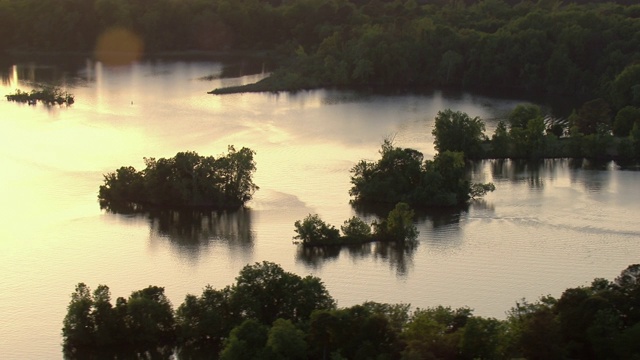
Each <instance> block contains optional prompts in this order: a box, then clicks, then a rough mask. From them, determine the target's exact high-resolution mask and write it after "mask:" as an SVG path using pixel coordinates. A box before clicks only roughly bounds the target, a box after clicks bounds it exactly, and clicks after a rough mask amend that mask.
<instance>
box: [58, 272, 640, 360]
mask: <svg viewBox="0 0 640 360" xmlns="http://www.w3.org/2000/svg"><path fill="white" fill-rule="evenodd" d="M62 336H63V349H64V354H65V357H66V358H68V359H114V358H118V359H140V358H144V359H168V358H174V356H178V357H179V358H180V359H205V358H206V359H223V360H246V359H263V360H284V359H309V360H316V359H317V360H321V359H322V360H324V359H356V360H358V359H401V360H413V359H445V360H449V359H451V360H453V359H462V360H466V359H469V360H471V359H522V358H525V359H612V360H618V359H620V360H623V359H624V360H626V359H637V358H639V357H640V343H639V342H638V338H639V337H640V265H638V264H635V265H630V266H629V267H627V268H626V269H625V270H623V271H622V272H621V274H620V275H619V276H618V277H617V278H615V279H614V280H613V281H609V280H606V279H601V278H600V279H594V280H593V282H592V283H591V284H590V285H588V286H579V287H575V288H569V289H566V290H565V291H564V292H563V293H562V294H561V296H560V297H559V298H555V297H553V296H550V295H547V296H544V297H541V298H540V299H539V300H537V301H534V302H528V301H526V300H525V299H522V300H520V301H517V302H516V304H515V306H514V307H512V308H511V309H510V310H507V311H506V318H505V319H503V320H501V319H496V318H492V317H482V316H477V315H474V314H473V309H470V308H468V307H461V308H457V309H452V308H451V307H446V306H433V307H427V308H416V309H411V306H410V304H387V303H377V302H370V301H368V302H364V303H362V304H359V305H354V306H350V307H338V306H337V304H336V302H335V300H334V299H333V298H332V297H331V295H330V294H329V292H328V290H327V289H326V287H325V286H324V284H323V283H322V281H321V280H320V279H319V278H317V277H314V276H305V277H301V276H298V275H296V274H293V273H289V272H287V271H284V270H283V269H282V268H281V267H280V266H279V265H277V264H274V263H269V262H263V263H255V264H253V265H247V266H245V267H244V268H243V269H242V270H241V271H240V274H239V275H238V277H236V281H235V283H234V284H232V285H230V286H226V287H224V288H222V289H214V288H213V287H211V286H206V287H205V288H204V289H203V291H202V294H201V295H192V294H188V295H186V296H185V299H184V301H183V302H182V304H180V305H179V306H178V308H177V309H176V310H174V309H173V306H172V304H171V302H170V301H169V300H168V298H167V296H166V295H165V293H164V288H162V287H158V286H149V287H147V288H145V289H142V290H138V291H133V292H132V293H131V295H130V296H129V297H128V298H124V297H118V298H117V299H116V300H115V303H113V302H112V298H111V292H110V290H109V287H108V286H106V285H99V286H98V287H97V288H95V290H93V291H91V289H90V288H89V287H88V286H87V285H86V284H84V283H79V284H78V285H77V286H76V289H75V291H74V292H73V293H72V294H71V301H70V302H69V305H68V307H67V314H66V316H65V318H64V320H63V328H62Z"/></svg>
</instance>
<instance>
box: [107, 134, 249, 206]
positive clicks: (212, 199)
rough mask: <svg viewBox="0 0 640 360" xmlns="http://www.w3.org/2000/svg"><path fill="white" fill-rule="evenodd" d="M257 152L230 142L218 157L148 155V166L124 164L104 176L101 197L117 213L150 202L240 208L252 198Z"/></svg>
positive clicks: (146, 163)
mask: <svg viewBox="0 0 640 360" xmlns="http://www.w3.org/2000/svg"><path fill="white" fill-rule="evenodd" d="M254 154H255V152H254V151H253V150H251V149H249V148H244V147H243V148H242V149H240V150H239V151H237V150H236V149H235V148H234V147H233V146H229V148H228V152H227V154H226V155H221V156H219V157H218V158H215V157H213V156H200V155H198V154H197V153H195V152H189V151H187V152H180V153H178V154H176V156H174V157H173V158H169V159H165V158H160V159H157V160H156V159H155V158H145V159H144V160H145V165H146V168H145V169H144V170H141V171H137V170H136V169H135V168H134V167H132V166H123V167H121V168H119V169H117V170H116V171H115V172H112V173H109V174H107V175H104V185H101V186H100V190H99V192H98V199H99V200H100V206H101V207H102V208H106V209H108V210H111V211H114V212H133V211H135V210H142V209H143V208H144V207H145V206H151V207H162V208H216V209H235V208H238V207H241V206H243V205H244V204H245V203H246V202H247V201H249V200H251V198H252V197H253V194H254V192H255V191H256V190H257V189H258V186H257V185H255V184H254V183H253V178H252V177H253V173H254V172H255V170H256V164H255V161H254V160H253V155H254Z"/></svg>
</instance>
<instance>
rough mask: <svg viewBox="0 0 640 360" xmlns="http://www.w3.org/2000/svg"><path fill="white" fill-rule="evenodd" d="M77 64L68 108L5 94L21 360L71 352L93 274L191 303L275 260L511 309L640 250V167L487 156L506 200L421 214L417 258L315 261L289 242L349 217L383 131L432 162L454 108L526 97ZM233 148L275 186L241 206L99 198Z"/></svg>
mask: <svg viewBox="0 0 640 360" xmlns="http://www.w3.org/2000/svg"><path fill="white" fill-rule="evenodd" d="M79 66H80V68H81V69H83V74H81V77H82V79H81V80H82V81H80V80H78V82H75V83H74V82H72V81H70V82H69V84H70V85H69V86H70V89H68V90H69V91H70V92H71V93H73V94H74V95H75V96H76V100H77V102H76V104H74V105H72V106H71V107H68V108H67V107H50V108H47V107H44V106H42V105H40V104H38V105H36V106H27V105H22V104H15V103H10V102H7V101H0V113H1V114H2V119H1V120H0V168H2V171H3V172H2V176H0V199H2V202H0V218H1V219H2V220H3V221H2V226H0V272H2V274H3V278H2V281H0V323H2V324H4V327H3V328H2V329H0V338H2V339H3V340H4V341H3V342H2V343H0V354H3V355H4V356H7V357H8V358H52V357H54V358H55V357H58V355H59V354H60V341H61V339H60V328H61V321H62V318H63V317H64V313H65V309H66V306H67V304H68V301H69V293H70V292H71V291H73V286H74V285H75V283H77V282H79V281H84V282H86V283H87V284H89V285H90V286H92V288H95V287H96V286H97V285H98V284H107V285H109V286H110V288H111V289H112V293H113V297H114V298H115V297H117V296H125V297H126V296H127V295H128V294H129V293H130V292H131V291H134V290H138V289H141V288H143V287H146V286H148V285H150V284H153V285H158V286H165V287H166V289H167V294H168V296H169V298H170V299H171V300H172V302H173V305H174V306H178V305H179V304H180V303H181V301H182V300H183V299H184V296H185V295H186V294H187V293H195V294H199V293H200V292H201V290H202V288H203V287H204V286H205V285H206V284H211V285H212V286H214V287H216V288H221V287H224V286H226V285H229V284H231V283H232V282H233V280H234V278H235V276H236V275H237V273H238V271H239V270H240V269H241V268H242V267H243V266H244V265H246V264H247V263H252V262H254V261H263V260H268V261H275V262H278V263H280V264H281V265H282V266H283V267H284V268H285V269H286V270H287V271H293V272H296V273H299V274H303V275H306V274H313V275H317V276H320V277H321V278H322V279H323V281H324V282H325V284H327V287H328V288H329V291H330V292H331V294H332V295H333V296H334V297H336V299H338V301H339V305H340V306H349V305H353V304H356V303H361V302H363V301H366V300H372V301H381V302H391V303H394V302H411V303H412V304H413V306H420V307H425V306H434V305H438V304H442V305H451V306H454V307H456V306H464V305H468V306H471V307H473V308H475V309H476V314H478V315H482V316H494V317H499V318H501V317H503V316H504V311H506V310H508V308H509V306H511V305H513V303H514V301H516V300H517V299H519V298H521V297H523V296H526V297H527V298H529V299H530V300H535V298H536V297H537V296H539V295H541V294H546V293H552V294H554V295H558V294H559V292H560V291H562V290H563V289H564V288H566V287H568V286H578V285H581V284H582V283H583V282H585V281H590V280H591V279H593V277H596V276H600V277H607V278H612V277H613V276H615V275H616V274H617V273H618V272H619V271H620V270H622V269H623V268H624V267H626V266H627V265H628V264H629V261H635V262H637V258H638V257H639V256H640V254H639V253H638V251H637V238H638V236H640V229H639V228H638V225H637V219H636V217H637V213H638V212H639V211H640V209H639V208H638V206H639V205H638V204H640V192H638V191H636V189H637V183H638V181H640V176H639V175H640V173H639V172H630V171H620V170H617V169H608V170H606V171H602V170H597V169H596V170H590V169H588V168H583V167H577V168H576V166H574V165H573V164H572V163H571V162H569V161H554V162H549V163H547V162H545V163H542V164H530V163H524V164H515V163H513V164H512V163H504V162H503V163H498V162H485V163H482V164H479V165H477V166H476V167H475V168H474V170H473V172H474V175H473V176H474V178H475V179H476V180H479V181H480V180H481V181H494V182H496V186H497V190H496V192H495V193H492V194H490V195H489V196H487V198H486V199H484V201H483V202H481V203H477V204H472V205H471V206H470V207H469V208H468V209H466V210H464V211H458V212H454V213H443V212H439V213H435V214H423V215H421V216H420V217H419V219H418V227H419V230H420V231H421V234H420V237H419V239H418V240H419V243H418V244H417V247H416V248H415V249H409V250H410V251H394V249H391V248H389V247H383V246H380V247H377V246H373V245H370V246H365V247H361V248H354V249H343V250H341V251H338V252H336V251H333V252H331V251H327V252H326V253H325V254H320V255H318V254H310V253H308V252H307V253H304V252H302V253H300V252H301V251H300V250H299V249H298V248H297V247H295V246H294V245H292V244H291V237H292V236H293V235H294V232H293V223H294V221H295V220H299V219H302V218H304V217H305V216H306V215H307V214H309V213H319V214H320V215H321V217H322V218H323V219H324V220H325V221H327V222H329V223H330V224H333V225H335V226H337V227H339V226H340V225H341V224H342V222H343V221H344V220H346V219H348V218H349V217H351V216H352V215H353V214H354V213H355V210H354V209H353V208H352V207H351V206H349V203H348V201H349V195H348V189H349V169H350V168H351V167H352V166H353V164H355V162H356V161H358V160H360V159H368V160H375V159H377V157H378V153H377V151H378V148H379V145H380V143H381V141H382V139H383V138H384V137H385V136H388V135H394V134H395V135H396V140H397V141H398V145H399V146H403V147H414V148H417V149H419V150H421V151H423V152H424V153H425V157H429V155H432V154H433V142H432V141H433V140H432V137H431V129H432V127H433V117H434V116H435V113H436V112H437V111H438V110H440V109H441V108H442V107H453V108H457V107H458V106H460V108H463V109H472V111H473V113H472V114H471V115H472V116H476V115H477V116H483V117H484V116H485V115H484V114H487V116H492V117H495V116H496V115H494V114H495V113H499V112H500V111H502V109H501V107H508V106H511V105H513V102H509V101H503V100H495V101H494V102H492V103H491V104H493V105H491V106H485V105H481V104H482V103H485V102H487V101H488V100H486V99H484V100H483V99H480V100H478V99H477V98H475V97H469V96H466V97H465V96H463V97H460V98H454V99H451V98H448V97H445V96H443V95H442V93H440V92H435V93H434V94H433V96H423V95H411V94H410V95H402V96H386V95H375V94H373V95H372V94H366V93H357V94H356V93H352V92H341V91H324V90H323V91H312V92H300V93H296V94H280V95H274V94H242V95H229V96H218V97H213V96H211V95H207V94H206V91H209V90H212V89H213V88H215V87H219V86H221V84H223V83H227V84H239V83H243V82H248V81H251V80H252V79H255V78H259V77H260V76H263V75H255V76H251V77H243V78H233V79H225V80H212V81H202V80H198V79H199V78H201V77H203V76H207V75H211V74H212V73H214V74H215V73H216V72H218V73H219V72H220V71H221V66H220V64H217V63H187V62H185V63H180V62H162V61H156V62H153V61H150V62H145V63H136V64H132V65H130V66H127V67H109V66H105V65H104V64H103V63H101V62H95V61H93V60H86V61H84V62H81V64H80V65H79ZM30 69H31V70H30ZM6 71H8V73H7V74H6V75H4V74H3V79H7V80H6V81H5V80H3V86H2V87H1V88H0V92H2V93H3V94H5V93H8V92H11V91H12V86H18V87H22V86H24V87H25V88H27V87H28V86H29V83H28V82H26V81H25V80H28V79H29V76H30V75H29V74H32V75H34V76H35V75H36V74H38V71H36V67H35V66H31V65H28V66H26V67H20V66H13V67H11V68H7V70H6ZM132 101H133V104H132V103H131V102H132ZM478 104H480V105H478ZM231 144H233V145H235V146H236V148H240V147H242V146H246V147H249V148H252V149H254V150H255V151H256V152H257V154H256V157H255V159H256V162H257V168H258V170H257V171H256V173H255V182H256V184H258V185H259V186H260V187H261V189H260V190H259V191H258V192H257V193H256V194H255V197H254V200H253V201H251V202H250V203H249V204H248V205H249V207H250V209H249V210H248V211H247V212H246V213H244V214H243V215H238V214H235V215H234V214H227V215H225V214H215V215H213V214H208V215H205V216H191V217H186V218H185V217H184V216H182V215H178V216H175V214H170V215H169V216H166V215H163V214H160V215H158V216H153V215H151V216H148V215H146V214H143V215H128V214H111V213H107V212H105V211H101V210H100V208H99V206H98V203H97V199H96V195H97V190H98V186H99V185H100V184H101V183H102V174H104V173H106V172H109V171H113V170H115V169H116V168H118V167H120V166H123V165H132V166H134V167H136V168H138V169H141V168H142V166H143V157H145V156H147V157H156V158H158V157H171V156H174V155H175V154H176V152H178V151H185V150H193V151H197V152H198V153H200V154H201V155H218V154H221V153H223V152H224V151H225V150H226V147H227V145H231ZM373 218H374V216H373V215H371V216H369V217H368V218H367V220H373ZM42 294H46V296H42ZM34 338H37V341H36V340H34ZM34 343H37V346H34V345H33V344H34ZM25 352H26V353H25Z"/></svg>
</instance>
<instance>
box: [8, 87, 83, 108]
mask: <svg viewBox="0 0 640 360" xmlns="http://www.w3.org/2000/svg"><path fill="white" fill-rule="evenodd" d="M5 97H6V98H7V100H9V101H15V102H21V103H29V104H30V105H35V104H36V103H37V102H38V101H40V102H42V103H44V104H47V105H55V104H58V105H62V104H65V103H66V104H67V105H71V104H73V103H74V102H75V100H74V97H73V95H71V94H69V93H68V92H66V91H65V92H63V91H62V90H60V89H59V88H57V87H44V88H42V89H40V90H31V92H26V91H21V90H20V89H18V90H16V92H15V93H13V94H9V95H5Z"/></svg>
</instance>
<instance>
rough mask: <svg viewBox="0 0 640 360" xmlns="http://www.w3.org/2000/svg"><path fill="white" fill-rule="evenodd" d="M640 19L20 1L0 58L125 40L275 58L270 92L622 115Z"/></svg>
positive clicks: (544, 11)
mask: <svg viewBox="0 0 640 360" xmlns="http://www.w3.org/2000/svg"><path fill="white" fill-rule="evenodd" d="M639 17H640V5H637V4H635V3H634V2H631V1H619V0H618V1H613V0H611V1H602V0H600V1H597V0H591V1H586V0H583V1H578V0H576V1H530V0H522V1H519V0H484V1H473V0H469V1H449V0H421V1H420V0H394V1H391V0H370V1H364V0H351V1H349V0H331V1H325V0H296V1H282V0H270V1H258V0H242V1H228V0H184V1H169V0H161V1H154V2H148V1H123V0H91V1H83V0H63V1H51V0H49V1H36V0H21V1H3V2H1V3H0V20H1V21H0V34H2V36H0V50H11V51H55V52H60V51H88V52H90V51H94V50H96V47H97V46H98V44H99V43H100V40H101V39H102V38H101V37H102V36H103V35H104V34H106V33H108V32H110V31H112V30H113V29H121V30H126V31H127V32H128V33H130V34H132V36H133V39H134V40H133V42H139V44H138V45H139V48H138V47H134V48H136V49H138V50H139V51H144V52H145V53H153V52H158V51H192V50H198V51H237V50H254V51H255V50H268V51H270V52H271V53H272V54H273V55H276V56H277V57H278V58H279V59H280V62H279V64H280V67H279V70H276V72H275V73H274V74H273V76H272V77H270V78H268V79H267V80H265V81H266V82H265V83H264V84H263V85H261V86H258V87H257V89H256V90H259V91H264V90H295V89H303V88H317V87H324V86H357V85H384V86H414V85H428V86H435V87H459V88H465V89H475V90H480V91H483V90H484V91H486V90H488V89H491V90H498V89H502V90H504V91H521V92H524V93H528V94H546V95H553V94H555V95H561V94H562V95H571V96H577V97H579V98H581V99H582V100H583V101H586V100H590V99H592V98H596V97H603V98H605V99H607V101H610V102H611V103H612V104H615V106H616V107H617V108H621V107H622V106H624V105H628V104H629V100H630V99H627V100H624V99H622V100H621V99H615V98H614V97H615V96H616V95H614V94H612V92H614V91H613V90H615V89H614V87H615V86H614V82H615V80H616V77H618V76H619V75H620V74H622V72H623V71H624V70H625V69H626V68H627V67H629V66H632V65H634V64H635V63H636V62H637V61H639V60H640V56H639V54H638V51H637V49H638V48H639V47H640V46H639V45H640V35H638V34H640V19H639ZM129 45H131V42H129ZM113 46H114V48H112V49H111V50H114V51H124V50H127V49H131V47H127V46H126V45H122V44H121V45H113ZM636 80H637V79H636ZM636 83H637V82H636ZM245 90H246V91H250V90H251V88H250V87H248V88H246V89H245Z"/></svg>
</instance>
